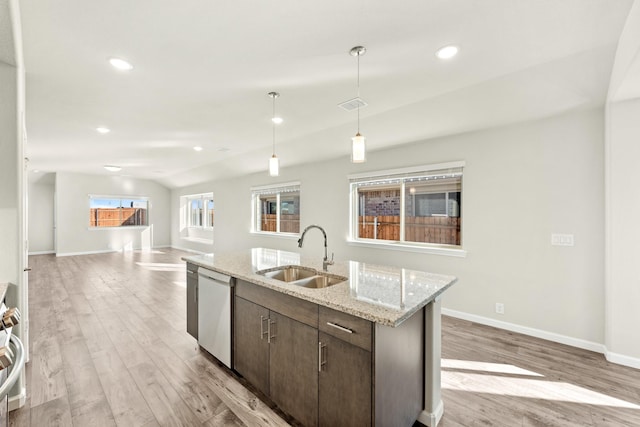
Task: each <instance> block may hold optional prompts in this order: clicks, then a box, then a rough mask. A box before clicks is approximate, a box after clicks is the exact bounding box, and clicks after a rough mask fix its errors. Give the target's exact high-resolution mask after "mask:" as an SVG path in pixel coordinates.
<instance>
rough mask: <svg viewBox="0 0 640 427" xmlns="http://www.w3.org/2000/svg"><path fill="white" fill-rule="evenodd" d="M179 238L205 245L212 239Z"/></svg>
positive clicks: (210, 242) (210, 243)
mask: <svg viewBox="0 0 640 427" xmlns="http://www.w3.org/2000/svg"><path fill="white" fill-rule="evenodd" d="M180 240H186V241H187V242H193V243H204V244H207V245H212V244H213V239H203V238H202V237H181V238H180Z"/></svg>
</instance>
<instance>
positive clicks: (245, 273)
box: [183, 248, 456, 426]
mask: <svg viewBox="0 0 640 427" xmlns="http://www.w3.org/2000/svg"><path fill="white" fill-rule="evenodd" d="M183 260H185V261H187V263H189V264H191V265H192V266H195V267H197V268H203V269H207V270H211V271H215V272H218V273H222V274H226V275H229V276H231V277H234V278H235V279H236V288H235V289H236V290H235V297H234V314H233V323H232V328H233V336H234V345H233V346H234V362H235V363H234V365H233V366H232V368H233V369H235V370H236V371H237V372H238V373H240V374H241V375H243V376H244V377H245V378H246V379H247V380H248V381H249V382H251V383H252V384H253V385H255V386H256V387H257V388H258V389H260V390H261V391H263V392H265V394H266V395H267V396H270V397H272V398H273V400H274V402H276V404H278V405H279V406H282V407H283V410H285V412H289V413H291V415H293V416H294V417H296V419H299V420H300V421H302V422H303V423H304V424H305V425H316V424H320V425H328V424H329V422H330V421H329V420H331V419H332V418H331V417H332V416H333V415H331V414H329V415H326V414H325V413H326V412H328V411H323V410H322V406H323V402H325V401H326V402H328V403H327V405H329V406H331V405H332V404H333V405H335V404H338V403H339V404H341V405H342V404H344V405H347V406H346V408H347V409H348V408H351V409H348V412H352V411H355V410H356V408H360V407H362V406H363V402H364V403H365V404H367V405H368V406H367V407H368V409H367V410H368V411H369V412H370V416H369V418H362V420H366V423H371V424H373V425H388V424H387V423H388V422H390V421H391V420H394V422H397V421H398V419H401V420H402V421H401V423H400V424H397V425H411V424H412V423H413V421H415V420H418V421H420V422H421V423H423V424H425V425H427V426H436V425H437V423H438V422H439V420H440V418H441V417H442V414H443V404H442V399H441V394H440V333H441V331H440V296H441V295H442V293H443V292H444V291H445V290H446V289H447V288H449V287H450V286H451V285H453V284H454V283H455V281H456V278H455V277H453V276H447V275H440V274H433V273H427V272H423V271H416V270H408V269H402V268H396V267H389V266H381V265H374V264H369V263H362V262H357V261H347V262H336V263H335V265H332V266H330V267H329V273H330V274H331V275H339V276H343V277H344V278H346V280H344V281H341V282H340V283H337V284H335V285H333V286H329V287H324V288H307V287H304V286H297V285H295V284H291V283H286V282H284V281H281V280H277V279H275V278H272V277H269V275H268V274H264V272H265V271H266V272H269V271H270V270H273V269H277V268H279V267H283V266H305V267H311V268H315V269H317V270H318V271H320V270H321V263H320V262H319V261H320V260H316V259H308V258H305V257H302V256H301V255H300V254H298V253H294V252H287V251H280V250H274V249H265V248H254V249H251V250H247V251H241V252H234V253H217V254H205V255H195V256H189V257H184V258H183ZM192 268H193V267H192ZM258 273H262V274H258ZM256 310H257V311H256ZM254 318H255V319H256V320H255V322H257V323H256V324H255V325H251V322H253V321H254V320H253V319H254ZM265 322H266V324H265ZM276 325H277V326H276ZM327 325H328V326H327ZM298 326H299V327H300V328H301V329H300V330H298V329H291V328H293V327H298ZM254 327H255V329H256V331H257V332H252V331H253V329H251V328H254ZM272 327H273V329H274V332H272V331H271V328H272ZM287 328H289V329H291V331H290V330H289V329H287ZM247 331H248V333H247ZM340 334H342V336H341V335H340ZM265 335H266V338H265ZM272 335H273V336H272ZM288 336H290V337H291V339H292V340H293V342H292V343H290V344H289V347H284V346H285V344H284V343H285V342H286V340H287V337H288ZM253 337H258V338H256V340H257V342H256V343H252V342H251V340H253ZM276 337H277V338H276ZM305 337H308V341H309V346H310V345H311V344H312V342H313V340H314V339H315V344H314V345H315V348H316V349H317V350H316V352H315V353H313V355H312V356H313V357H311V356H310V357H309V363H310V364H315V366H317V369H316V370H315V371H314V372H315V374H313V373H312V372H310V369H308V367H307V368H305V369H306V370H304V371H303V372H298V373H295V372H294V373H292V374H291V375H295V376H293V377H291V378H294V379H297V378H308V380H309V381H308V382H309V383H312V384H307V383H306V382H305V383H304V384H303V385H301V386H300V387H301V388H300V389H299V390H298V391H296V395H295V396H293V397H291V399H293V400H296V399H297V400H300V399H303V397H300V396H303V395H304V394H305V393H307V392H308V391H309V390H311V392H312V393H315V394H313V395H312V396H311V397H309V398H308V399H307V400H306V403H305V402H302V403H300V404H299V405H298V406H301V407H302V409H300V408H298V407H297V406H296V407H295V408H294V409H292V407H291V406H288V404H285V403H283V404H282V405H281V404H280V402H287V399H288V396H286V395H284V396H283V397H281V398H280V397H279V395H278V393H279V391H278V390H279V389H278V384H277V383H278V381H279V380H280V379H281V378H286V377H287V375H288V374H289V368H291V369H293V368H292V367H295V366H297V365H301V366H302V365H303V364H304V363H305V361H304V359H305V358H306V357H307V356H306V353H304V354H303V355H300V354H298V348H299V347H301V346H303V344H302V343H303V341H304V339H306V338H305ZM314 337H315V338H314ZM336 337H337V338H338V339H337V340H336V339H335V338H336ZM272 339H273V341H274V342H275V341H276V340H279V342H281V343H283V344H282V347H281V348H288V349H289V350H288V351H286V352H283V350H278V347H277V346H273V343H271V341H272ZM331 340H335V343H333V342H332V341H331ZM327 343H332V344H334V345H333V347H331V346H329V347H327V346H328V345H329V344H327ZM269 344H271V350H269V347H268V346H269ZM259 346H267V347H266V349H260V348H258V347H259ZM352 348H353V351H355V352H356V353H354V354H357V357H356V356H354V357H356V359H353V358H352V359H349V358H347V359H344V358H343V359H340V357H342V356H344V354H346V353H344V351H351V349H352ZM343 350H344V351H343ZM278 351H280V352H278ZM261 352H262V353H261ZM264 352H266V353H264ZM358 352H359V353H358ZM363 352H364V353H363ZM289 353H291V354H293V353H296V355H295V356H292V357H294V358H293V359H291V360H288V355H289ZM308 353H311V352H308ZM256 354H258V355H259V354H266V356H260V358H259V359H255V358H256V357H258V356H255V355H256ZM349 354H350V353H349ZM269 355H270V356H269ZM247 357H254V359H247ZM330 357H333V360H335V359H336V358H338V359H339V360H342V362H340V364H339V366H340V367H341V368H342V369H341V370H340V371H335V369H337V368H335V367H333V368H331V367H330V364H329V363H327V360H329V359H328V358H330ZM358 358H359V359H358ZM263 360H265V361H264V364H266V366H265V367H264V369H263V371H264V372H261V371H260V370H258V371H256V369H257V368H256V365H259V364H261V363H263V362H262V361H263ZM269 360H271V361H270V362H269ZM280 360H282V361H284V360H287V361H286V363H282V364H280V365H279V364H278V362H279V361H280ZM355 360H358V362H357V363H356V362H354V361H355ZM256 361H258V362H259V363H256ZM363 361H364V362H363ZM349 363H353V369H345V366H351V365H349ZM363 363H364V365H363ZM362 366H365V367H367V368H366V369H369V370H370V371H371V375H370V378H369V379H368V380H367V379H365V382H364V383H363V384H360V389H358V388H357V387H356V385H354V383H356V382H359V381H360V379H361V377H362V376H363V375H362V372H360V373H357V375H356V374H354V372H356V371H357V370H358V369H361V368H362ZM358 367H360V368H358ZM332 369H333V370H334V371H333V372H337V374H334V376H336V375H337V376H338V378H335V380H336V381H338V382H340V384H338V385H336V384H334V383H331V386H327V385H326V384H327V381H328V380H326V379H325V378H324V377H323V376H325V375H330V373H331V372H332ZM366 369H365V370H366ZM254 371H256V372H254ZM351 371H353V372H351ZM292 372H293V371H292ZM351 374H353V378H352V379H351V380H349V381H347V380H346V379H345V378H347V377H349V375H351ZM318 377H320V379H318ZM345 382H346V383H345ZM366 385H368V386H369V388H371V389H373V388H375V390H374V391H373V392H370V393H369V394H370V397H368V396H365V397H364V398H363V397H362V396H361V395H362V394H363V393H361V391H362V387H363V386H366ZM291 386H292V384H291V380H290V381H289V383H287V387H289V388H290V387H291ZM354 387H355V388H354ZM293 388H294V389H296V387H293ZM318 390H319V391H318ZM323 390H325V391H324V392H323ZM358 390H360V391H358ZM352 395H353V399H354V402H353V404H352V405H351V407H349V406H348V402H347V400H348V399H346V397H347V396H352ZM318 396H319V397H318ZM323 396H324V398H323ZM314 399H315V400H314ZM367 399H368V400H367ZM415 399H417V400H418V402H417V405H419V407H418V409H417V410H416V409H415V407H416V403H415V402H413V403H411V401H413V400H415ZM303 400H304V399H303ZM309 402H311V403H309ZM313 402H316V403H317V402H320V403H319V404H318V405H319V406H320V409H318V408H317V407H315V406H316V404H315V403H313ZM345 402H347V403H345ZM341 409H345V407H342V408H335V407H334V408H333V412H336V411H338V412H340V410H341ZM296 411H297V412H296ZM329 412H330V411H329ZM364 412H365V415H366V410H365V411H364ZM323 414H325V415H323ZM354 414H355V412H354ZM353 416H354V417H356V416H357V415H353ZM353 419H355V418H352V420H353ZM316 420H319V421H316ZM334 421H335V420H334ZM352 422H354V423H355V421H352ZM359 423H362V421H360V422H359Z"/></svg>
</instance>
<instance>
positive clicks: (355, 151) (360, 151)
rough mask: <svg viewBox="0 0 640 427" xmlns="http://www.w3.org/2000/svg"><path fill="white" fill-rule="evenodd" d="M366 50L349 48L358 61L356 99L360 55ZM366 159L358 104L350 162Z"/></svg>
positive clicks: (361, 47)
mask: <svg viewBox="0 0 640 427" xmlns="http://www.w3.org/2000/svg"><path fill="white" fill-rule="evenodd" d="M366 52H367V49H365V47H364V46H356V47H353V48H351V50H350V51H349V54H350V55H351V56H355V57H356V58H357V60H358V61H357V62H358V74H357V86H358V99H360V57H361V56H362V55H364V54H365V53H366ZM366 161H367V150H366V144H365V137H364V136H362V135H361V134H360V104H358V132H357V133H356V136H354V137H353V138H351V163H364V162H366Z"/></svg>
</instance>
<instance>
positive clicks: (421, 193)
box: [349, 162, 464, 247]
mask: <svg viewBox="0 0 640 427" xmlns="http://www.w3.org/2000/svg"><path fill="white" fill-rule="evenodd" d="M463 166H464V163H462V162H456V163H447V164H440V165H433V166H422V167H415V168H407V169H397V170H392V171H382V172H377V173H375V172H374V173H368V174H359V175H353V176H350V177H349V179H350V185H351V240H352V241H355V242H375V243H385V244H396V245H403V244H404V245H407V244H408V245H412V246H418V247H420V246H423V247H427V246H442V245H445V246H453V247H460V246H461V222H462V168H463Z"/></svg>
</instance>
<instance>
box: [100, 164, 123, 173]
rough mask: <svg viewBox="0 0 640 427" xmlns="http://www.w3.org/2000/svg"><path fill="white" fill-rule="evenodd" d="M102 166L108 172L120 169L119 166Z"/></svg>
mask: <svg viewBox="0 0 640 427" xmlns="http://www.w3.org/2000/svg"><path fill="white" fill-rule="evenodd" d="M104 168H105V169H106V170H108V171H109V172H119V171H121V170H122V168H121V167H120V166H113V165H104Z"/></svg>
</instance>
